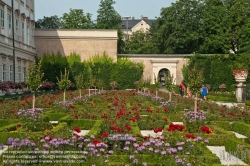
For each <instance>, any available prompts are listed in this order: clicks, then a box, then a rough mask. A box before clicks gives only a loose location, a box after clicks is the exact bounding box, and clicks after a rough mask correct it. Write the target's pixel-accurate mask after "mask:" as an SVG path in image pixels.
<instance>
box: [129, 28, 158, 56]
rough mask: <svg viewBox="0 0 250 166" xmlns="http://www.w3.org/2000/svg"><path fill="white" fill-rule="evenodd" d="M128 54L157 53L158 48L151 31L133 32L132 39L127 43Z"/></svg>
mask: <svg viewBox="0 0 250 166" xmlns="http://www.w3.org/2000/svg"><path fill="white" fill-rule="evenodd" d="M124 50H125V53H126V54H155V53H157V48H156V47H155V44H154V42H153V40H152V36H151V34H150V33H149V32H143V31H136V32H133V33H132V35H131V37H130V39H129V40H128V41H127V42H126V44H125V48H124Z"/></svg>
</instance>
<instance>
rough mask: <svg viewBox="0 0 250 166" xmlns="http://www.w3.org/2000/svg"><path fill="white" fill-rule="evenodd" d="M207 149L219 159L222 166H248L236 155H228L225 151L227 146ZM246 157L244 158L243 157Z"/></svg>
mask: <svg viewBox="0 0 250 166" xmlns="http://www.w3.org/2000/svg"><path fill="white" fill-rule="evenodd" d="M207 148H208V149H209V150H210V151H211V152H212V153H213V154H215V155H216V156H217V157H219V159H220V162H221V164H222V165H247V164H246V163H244V162H243V161H242V160H241V159H239V158H237V157H235V156H234V155H232V154H230V153H228V152H227V151H226V150H225V146H207ZM242 157H244V156H242Z"/></svg>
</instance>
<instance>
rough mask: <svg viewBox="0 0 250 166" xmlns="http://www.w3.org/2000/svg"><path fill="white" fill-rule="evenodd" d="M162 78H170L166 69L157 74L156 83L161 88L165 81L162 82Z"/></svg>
mask: <svg viewBox="0 0 250 166" xmlns="http://www.w3.org/2000/svg"><path fill="white" fill-rule="evenodd" d="M164 76H166V77H168V76H170V71H169V70H168V69H166V68H163V69H161V70H160V71H159V73H158V77H157V78H158V81H159V82H160V83H161V85H162V86H165V80H164Z"/></svg>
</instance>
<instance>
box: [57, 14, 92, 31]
mask: <svg viewBox="0 0 250 166" xmlns="http://www.w3.org/2000/svg"><path fill="white" fill-rule="evenodd" d="M93 27H94V23H93V21H92V20H91V14H89V13H86V14H84V12H83V10H82V9H70V12H69V13H64V14H63V16H62V28H64V29H91V28H93Z"/></svg>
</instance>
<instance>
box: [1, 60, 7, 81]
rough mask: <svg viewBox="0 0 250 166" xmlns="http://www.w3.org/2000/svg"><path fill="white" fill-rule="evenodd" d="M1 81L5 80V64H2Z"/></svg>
mask: <svg viewBox="0 0 250 166" xmlns="http://www.w3.org/2000/svg"><path fill="white" fill-rule="evenodd" d="M2 81H6V64H3V65H2Z"/></svg>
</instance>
